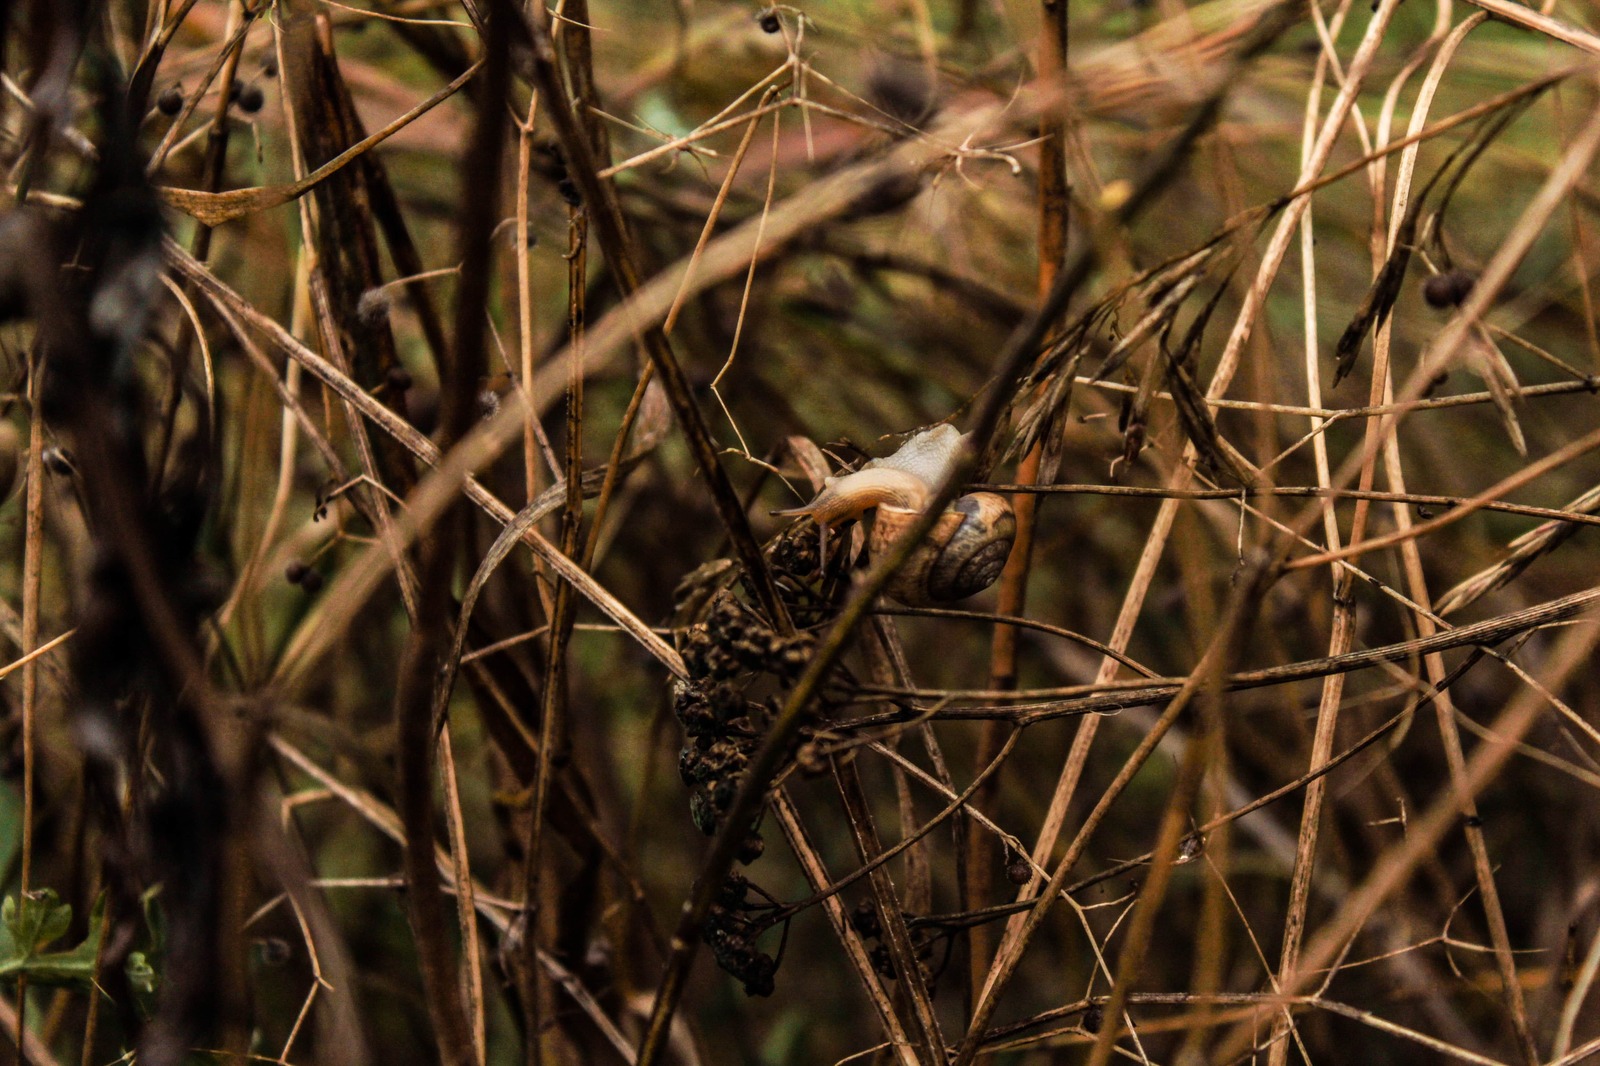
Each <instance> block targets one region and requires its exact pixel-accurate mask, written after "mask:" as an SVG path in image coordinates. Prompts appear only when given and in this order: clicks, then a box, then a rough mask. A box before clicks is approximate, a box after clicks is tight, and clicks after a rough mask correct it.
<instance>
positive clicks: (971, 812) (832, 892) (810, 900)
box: [782, 728, 1022, 924]
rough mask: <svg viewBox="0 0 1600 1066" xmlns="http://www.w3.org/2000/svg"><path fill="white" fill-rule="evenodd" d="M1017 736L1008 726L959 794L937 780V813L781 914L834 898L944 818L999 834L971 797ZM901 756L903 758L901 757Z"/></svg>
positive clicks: (994, 771) (912, 766)
mask: <svg viewBox="0 0 1600 1066" xmlns="http://www.w3.org/2000/svg"><path fill="white" fill-rule="evenodd" d="M1021 737H1022V730H1021V729H1018V728H1012V729H1011V730H1010V732H1009V733H1008V734H1007V735H1006V739H1005V742H1004V743H1003V744H1002V745H1001V746H1000V750H999V751H998V752H996V753H995V756H994V758H993V759H992V760H991V761H990V762H988V763H987V764H985V765H984V766H983V767H982V768H981V769H980V770H979V771H978V773H977V774H976V775H975V776H974V777H973V779H972V783H971V784H969V785H968V786H967V787H966V789H965V790H963V791H962V792H961V793H959V794H957V793H956V792H955V790H954V789H952V788H951V787H950V786H949V785H948V784H945V783H943V782H941V783H940V786H939V787H940V788H941V789H942V790H943V791H944V793H945V794H944V798H945V799H947V800H948V801H949V802H948V803H946V805H945V806H944V808H943V809H942V810H940V811H939V813H938V814H936V815H934V816H933V817H932V818H930V819H928V820H927V821H926V822H924V823H923V824H922V826H921V827H920V828H919V829H917V831H916V832H914V833H910V834H908V835H907V836H906V838H905V839H904V840H902V841H900V843H898V844H896V845H894V846H893V847H891V848H888V849H886V850H884V851H882V852H880V853H879V854H878V855H877V856H876V857H875V858H872V859H870V860H868V861H866V862H865V863H864V864H863V865H861V866H858V867H856V868H855V869H854V870H852V871H851V872H850V873H848V874H845V875H844V876H843V877H841V878H839V879H838V880H837V881H833V882H831V883H826V884H818V885H813V886H812V887H813V888H815V889H816V891H815V892H814V893H813V894H812V895H810V896H807V897H806V898H805V899H802V900H798V901H796V902H794V903H790V904H787V905H786V906H785V907H784V908H783V911H782V916H783V917H785V918H787V917H789V916H790V915H794V914H799V913H800V912H801V911H803V910H806V909H808V908H810V907H814V906H816V905H817V904H818V903H823V902H825V901H827V900H830V899H832V898H834V897H836V896H837V895H838V894H839V893H841V892H843V891H844V890H845V889H846V888H849V887H850V886H851V885H853V884H855V883H856V882H857V881H859V880H860V879H861V878H863V877H866V876H867V875H868V874H870V873H872V872H873V871H874V870H876V869H878V867H880V866H882V865H884V864H885V863H887V862H889V861H890V860H891V859H893V858H895V856H897V855H899V854H900V853H901V852H903V851H905V850H907V849H908V848H910V847H912V846H913V845H914V844H916V843H917V842H918V841H920V840H921V839H922V838H923V837H925V836H927V835H928V834H929V833H931V832H933V831H934V830H935V829H937V828H938V827H939V826H940V825H941V824H943V823H944V822H945V821H946V820H948V819H951V818H954V817H957V816H960V815H965V816H967V817H969V818H971V819H973V820H974V821H976V822H977V823H978V824H979V825H982V826H984V827H985V828H988V829H990V830H991V831H992V832H994V833H995V834H996V835H999V834H1000V830H999V828H998V827H997V826H995V825H994V824H993V823H992V822H991V821H990V820H989V819H988V818H987V817H985V816H984V814H983V813H982V812H981V811H979V810H978V809H977V808H976V807H975V806H974V805H973V799H972V797H973V796H974V795H975V794H976V793H977V792H978V790H979V789H980V788H982V787H983V786H984V785H985V784H987V783H988V782H989V781H990V780H992V779H993V778H994V777H995V775H996V774H997V773H998V772H999V770H1000V767H1001V766H1002V765H1004V764H1005V761H1006V759H1007V758H1008V757H1009V756H1010V755H1011V752H1012V750H1013V749H1014V748H1015V747H1016V745H1017V741H1018V740H1019V739H1021ZM901 758H903V756H902V757H901ZM905 768H906V769H908V770H912V771H914V772H917V773H920V772H921V771H920V769H918V768H917V767H916V765H915V764H914V763H907V764H906V766H905ZM912 924H915V923H912ZM973 924H977V923H973Z"/></svg>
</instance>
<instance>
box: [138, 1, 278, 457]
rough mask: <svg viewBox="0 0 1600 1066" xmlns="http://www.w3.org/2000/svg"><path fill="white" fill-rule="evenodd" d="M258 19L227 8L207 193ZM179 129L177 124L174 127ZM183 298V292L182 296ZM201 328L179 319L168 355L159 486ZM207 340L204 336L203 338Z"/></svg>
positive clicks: (201, 255) (204, 171) (201, 254)
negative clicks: (243, 56) (243, 58)
mask: <svg viewBox="0 0 1600 1066" xmlns="http://www.w3.org/2000/svg"><path fill="white" fill-rule="evenodd" d="M254 21H255V12H253V11H246V10H245V8H244V5H243V4H242V3H239V2H235V3H234V4H232V5H230V7H229V9H228V26H229V28H228V35H229V37H230V41H229V44H228V47H227V48H225V49H224V50H223V53H222V56H221V57H220V58H221V59H222V69H221V72H220V74H219V78H218V81H217V108H216V114H214V115H213V116H212V118H211V126H210V129H209V130H208V131H207V134H206V156H205V162H204V163H203V164H202V165H201V170H200V173H201V177H200V184H201V185H202V187H203V188H204V189H205V191H206V192H216V191H217V189H218V188H220V187H221V185H222V178H223V171H224V169H225V168H226V166H227V160H228V140H229V137H228V132H229V124H228V111H229V109H230V108H231V107H232V101H231V100H230V95H231V93H232V91H233V85H234V76H235V74H236V73H237V72H238V69H239V55H240V53H241V51H242V50H243V48H244V38H245V34H246V33H247V32H248V31H249V28H250V26H251V24H252V23H253V22H254ZM173 128H174V129H176V128H177V126H176V125H174V127H173ZM211 232H212V231H211V227H210V226H207V225H205V224H204V223H202V224H200V225H198V226H196V227H195V231H194V239H193V241H192V242H191V243H190V245H189V253H190V254H191V255H193V256H194V257H195V258H196V259H197V260H199V261H200V262H202V263H204V262H205V261H206V260H207V259H208V258H209V257H210V254H211ZM182 298H183V297H182V296H181V295H180V299H182ZM198 332H199V331H198V327H197V325H196V326H191V322H190V319H188V318H180V319H179V320H178V335H177V337H176V338H175V339H174V341H173V346H172V354H171V356H170V357H169V364H170V366H171V371H170V376H169V378H168V381H167V395H166V398H165V401H164V403H163V409H162V412H161V427H160V438H159V440H158V442H157V444H156V450H155V460H154V462H153V463H152V464H151V467H150V483H151V485H152V486H156V487H159V486H160V484H161V481H162V478H163V475H164V474H165V473H166V467H167V453H168V451H169V449H170V448H171V447H172V436H173V429H174V422H175V420H176V419H177V416H178V401H179V400H180V399H181V398H182V396H183V378H184V376H185V374H187V373H188V369H189V359H190V356H191V350H190V346H191V345H192V344H193V343H194V341H195V339H196V337H197V336H198ZM200 340H201V343H202V344H203V343H204V338H203V337H202V338H200Z"/></svg>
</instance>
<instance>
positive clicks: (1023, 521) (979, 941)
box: [962, 0, 1072, 1013]
mask: <svg viewBox="0 0 1600 1066" xmlns="http://www.w3.org/2000/svg"><path fill="white" fill-rule="evenodd" d="M1040 7H1041V12H1040V14H1041V20H1040V27H1039V43H1038V51H1037V56H1036V59H1035V63H1034V66H1035V72H1036V74H1037V75H1038V79H1039V82H1040V83H1041V84H1043V85H1044V86H1046V87H1047V88H1054V87H1055V86H1056V85H1057V84H1059V83H1061V82H1063V81H1064V80H1065V77H1066V72H1067V50H1068V42H1069V40H1070V37H1069V33H1070V30H1069V15H1070V13H1071V12H1070V9H1071V2H1070V0H1042V2H1041V5H1040ZM1071 203H1072V188H1071V186H1070V185H1069V184H1068V181H1067V120H1066V114H1065V104H1064V103H1057V104H1056V105H1055V106H1053V107H1049V108H1046V109H1045V111H1044V112H1043V113H1042V114H1041V115H1040V116H1039V264H1038V280H1039V286H1038V288H1039V295H1040V296H1041V297H1043V296H1044V295H1045V294H1046V293H1048V292H1049V291H1050V287H1051V286H1052V285H1053V284H1054V283H1055V280H1056V273H1057V272H1058V271H1059V270H1060V269H1061V264H1062V262H1063V261H1064V260H1065V259H1066V255H1067V234H1068V229H1069V226H1070V222H1071V213H1070V208H1071ZM1042 447H1043V446H1042V445H1034V447H1033V448H1032V449H1030V450H1029V452H1028V454H1027V455H1025V456H1024V457H1023V458H1022V461H1021V462H1020V463H1018V464H1017V481H1019V482H1021V483H1022V484H1024V485H1031V484H1033V483H1034V482H1036V481H1038V479H1039V461H1040V457H1041V451H1042ZM1011 507H1012V510H1013V511H1014V512H1015V513H1016V519H1017V536H1016V542H1015V543H1014V545H1013V546H1012V549H1011V556H1010V558H1008V559H1007V560H1006V565H1005V569H1004V570H1003V571H1002V572H1001V574H1000V588H999V602H998V604H997V605H996V608H995V609H996V611H997V612H998V613H1000V614H1002V615H1010V616H1017V615H1020V614H1022V613H1023V609H1024V606H1025V604H1026V602H1027V593H1028V573H1029V571H1030V569H1031V567H1032V564H1033V530H1034V518H1035V512H1036V510H1037V507H1038V500H1037V499H1035V498H1034V497H1033V496H1031V495H1025V494H1018V495H1014V496H1012V498H1011ZM1016 681H1017V631H1016V629H1015V628H1014V627H1012V626H1007V625H1000V626H996V627H995V630H994V636H993V637H992V641H991V645H990V651H989V687H990V688H996V689H999V688H1010V687H1012V686H1014V685H1015V684H1016ZM1003 739H1004V733H1003V731H1002V729H1001V726H1000V724H999V723H998V722H997V723H995V724H993V725H986V726H984V727H983V729H982V730H981V731H980V732H979V734H978V749H977V754H976V756H975V758H976V762H977V765H979V766H983V765H984V764H985V763H987V762H988V761H989V760H990V759H992V758H993V756H994V753H995V752H997V751H998V750H999V749H1000V745H1001V743H1002V741H1003ZM984 798H985V797H981V796H980V797H979V799H980V803H981V801H982V800H983V799H984ZM994 858H995V856H994V851H993V848H992V846H991V845H990V844H989V842H988V841H986V840H985V839H983V838H982V837H980V836H978V835H976V834H974V835H973V836H972V837H971V838H970V840H969V843H968V854H967V878H966V884H965V885H963V886H962V887H963V888H964V889H965V894H966V897H967V898H966V900H965V901H964V902H963V906H964V907H984V906H987V905H988V904H989V903H990V902H992V900H993V898H994V873H995V861H994ZM967 953H968V958H967V969H966V979H965V982H964V985H963V992H964V998H965V1000H966V1007H967V1011H968V1013H971V1010H972V1006H973V996H974V993H975V992H976V990H977V989H978V988H979V987H981V985H982V982H983V975H984V973H985V971H986V970H987V968H988V960H989V958H990V955H991V944H990V940H989V936H988V930H987V929H975V930H973V931H972V933H971V934H970V935H969V937H968V939H967Z"/></svg>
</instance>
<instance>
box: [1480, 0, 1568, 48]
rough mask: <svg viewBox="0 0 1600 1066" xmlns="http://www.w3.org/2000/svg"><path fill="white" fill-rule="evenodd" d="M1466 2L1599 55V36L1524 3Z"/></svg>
mask: <svg viewBox="0 0 1600 1066" xmlns="http://www.w3.org/2000/svg"><path fill="white" fill-rule="evenodd" d="M1467 3H1469V4H1473V5H1475V6H1477V7H1481V8H1483V9H1484V10H1485V11H1487V12H1489V13H1490V14H1491V15H1494V16H1496V17H1498V18H1501V19H1504V20H1505V21H1506V22H1510V23H1512V24H1514V25H1517V26H1521V27H1523V28H1524V29H1529V30H1533V31H1534V32H1535V33H1542V34H1544V35H1545V36H1546V37H1553V38H1555V39H1556V40H1558V41H1561V42H1563V43H1565V44H1570V45H1572V47H1574V48H1581V49H1583V50H1584V51H1585V52H1588V53H1590V54H1591V55H1600V37H1596V36H1595V35H1594V34H1592V33H1589V32H1587V31H1585V30H1582V29H1579V28H1578V27H1576V26H1572V25H1569V24H1567V23H1565V22H1561V21H1559V20H1557V19H1553V18H1551V17H1550V16H1549V15H1548V14H1541V13H1540V12H1538V11H1534V10H1532V9H1531V8H1529V7H1528V6H1527V5H1525V4H1517V3H1512V2H1510V0H1467Z"/></svg>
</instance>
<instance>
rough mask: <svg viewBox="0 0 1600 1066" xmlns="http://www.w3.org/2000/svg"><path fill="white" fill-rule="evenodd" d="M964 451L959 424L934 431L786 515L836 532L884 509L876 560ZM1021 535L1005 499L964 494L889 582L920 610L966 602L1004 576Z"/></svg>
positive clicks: (873, 542)
mask: <svg viewBox="0 0 1600 1066" xmlns="http://www.w3.org/2000/svg"><path fill="white" fill-rule="evenodd" d="M964 446H965V440H964V438H963V437H962V435H961V433H960V432H959V431H958V430H957V429H956V428H955V427H954V426H950V425H939V426H934V427H933V428H932V429H927V430H923V431H922V432H921V433H918V434H916V435H915V436H913V437H912V438H911V439H910V440H908V441H906V443H905V444H904V445H902V446H901V447H900V449H899V450H898V451H896V452H895V453H894V454H893V455H890V456H887V457H885V458H883V459H874V460H872V461H871V462H869V463H867V464H866V465H865V466H863V467H862V468H861V469H860V470H857V471H856V472H855V473H853V474H845V475H844V476H842V477H831V478H828V479H827V481H825V482H824V483H823V488H822V491H821V492H820V493H818V494H817V497H816V499H814V500H812V501H811V502H810V503H808V504H807V505H806V506H804V507H797V508H795V509H793V510H790V511H779V512H778V513H779V514H786V515H809V516H810V517H811V518H812V519H813V520H815V521H816V523H817V524H818V525H820V526H824V527H830V528H831V527H832V526H835V525H838V524H839V523H841V522H845V521H848V520H850V519H853V518H860V517H861V516H862V515H863V514H864V513H866V512H867V511H869V510H873V509H876V510H877V516H876V518H874V520H873V524H872V536H871V539H870V541H869V545H870V550H871V552H872V554H873V555H875V556H876V555H881V554H882V553H883V552H884V551H885V550H887V549H888V547H889V546H890V545H891V544H893V543H894V541H895V540H896V539H898V538H899V537H900V536H901V535H902V534H903V533H904V532H905V531H906V530H908V529H909V528H910V527H911V525H912V524H914V523H915V521H916V518H917V516H918V515H920V514H921V513H922V512H923V511H924V510H926V508H927V506H928V503H929V501H931V500H932V498H933V495H934V493H935V492H936V491H937V490H938V488H939V486H940V484H941V483H942V482H943V481H944V480H945V479H946V478H948V477H949V476H950V472H951V470H952V469H954V467H955V462H956V459H957V458H959V456H960V450H961V448H962V447H964ZM1016 535H1017V520H1016V516H1015V515H1014V514H1013V513H1012V510H1011V504H1010V502H1009V501H1007V500H1006V498H1005V497H1004V496H998V495H996V494H994V493H992V492H975V493H972V494H970V495H967V496H962V497H961V498H959V499H957V500H956V501H955V502H954V503H952V504H951V505H950V507H949V508H947V509H946V510H945V512H944V514H942V515H940V516H939V521H938V522H937V523H936V524H935V525H934V527H933V529H932V531H931V532H929V533H928V535H927V536H926V537H925V538H924V539H923V543H922V544H920V545H918V546H917V549H916V551H914V552H913V553H912V555H911V558H910V559H909V560H908V561H907V562H906V564H905V565H904V566H903V567H901V568H900V570H899V571H898V572H897V573H896V574H895V576H894V580H892V581H891V582H890V583H889V587H888V593H889V595H891V596H893V597H894V598H895V599H897V600H899V601H900V602H901V603H905V604H908V605H912V606H920V605H926V604H930V603H939V602H945V601H949V600H959V599H965V598H966V597H968V596H971V595H973V594H974V593H977V592H980V591H982V590H983V589H986V588H988V587H989V586H990V585H992V584H994V582H995V581H996V580H997V579H998V578H999V577H1000V572H1001V571H1002V570H1003V569H1005V565H1006V559H1007V558H1008V557H1009V556H1010V555H1011V545H1012V543H1013V541H1015V540H1016Z"/></svg>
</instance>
